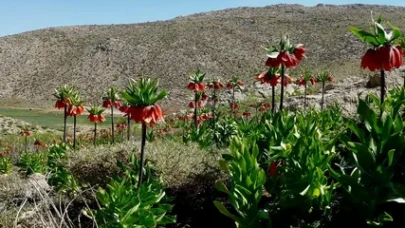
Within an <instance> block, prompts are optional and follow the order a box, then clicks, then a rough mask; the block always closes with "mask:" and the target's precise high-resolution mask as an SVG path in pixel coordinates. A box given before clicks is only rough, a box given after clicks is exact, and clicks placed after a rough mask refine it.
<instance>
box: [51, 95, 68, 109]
mask: <svg viewBox="0 0 405 228" xmlns="http://www.w3.org/2000/svg"><path fill="white" fill-rule="evenodd" d="M70 104H71V101H70V98H65V99H63V100H57V101H56V103H55V108H57V109H63V108H65V107H69V105H70Z"/></svg>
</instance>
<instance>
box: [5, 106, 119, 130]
mask: <svg viewBox="0 0 405 228" xmlns="http://www.w3.org/2000/svg"><path fill="white" fill-rule="evenodd" d="M0 115H3V116H8V117H11V118H13V119H18V120H22V121H25V122H28V123H30V124H33V125H39V126H41V127H44V128H52V129H57V130H62V129H63V112H57V111H53V112H49V111H48V112H47V111H42V110H38V109H19V108H0ZM67 124H68V126H69V127H72V126H73V117H68V119H67ZM77 125H78V126H80V125H86V126H93V125H94V124H93V123H91V122H90V121H89V120H88V119H87V115H82V116H78V117H77ZM110 125H111V119H110V118H106V121H105V122H104V123H101V124H98V126H100V127H108V126H110Z"/></svg>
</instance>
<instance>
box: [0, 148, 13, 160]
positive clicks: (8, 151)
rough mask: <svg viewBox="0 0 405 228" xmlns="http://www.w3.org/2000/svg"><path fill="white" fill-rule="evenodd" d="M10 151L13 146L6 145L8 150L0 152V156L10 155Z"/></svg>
mask: <svg viewBox="0 0 405 228" xmlns="http://www.w3.org/2000/svg"><path fill="white" fill-rule="evenodd" d="M11 151H13V147H12V146H9V147H8V150H6V151H5V152H3V153H0V158H1V157H7V156H10V154H11Z"/></svg>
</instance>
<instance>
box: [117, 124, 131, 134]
mask: <svg viewBox="0 0 405 228" xmlns="http://www.w3.org/2000/svg"><path fill="white" fill-rule="evenodd" d="M115 126H116V127H117V130H118V132H123V131H124V130H125V129H126V128H127V127H128V124H126V123H117V124H116V125H115Z"/></svg>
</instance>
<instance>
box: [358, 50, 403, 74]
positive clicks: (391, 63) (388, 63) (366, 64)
mask: <svg viewBox="0 0 405 228" xmlns="http://www.w3.org/2000/svg"><path fill="white" fill-rule="evenodd" d="M403 56H405V51H404V50H402V47H401V46H396V47H395V46H391V45H384V46H381V47H378V48H370V49H368V50H367V51H366V53H365V54H364V56H363V58H362V60H361V67H362V68H363V69H366V68H368V69H369V70H370V71H375V70H382V69H383V70H386V71H390V70H391V69H392V68H400V67H401V66H402V63H403V60H402V57H403Z"/></svg>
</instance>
